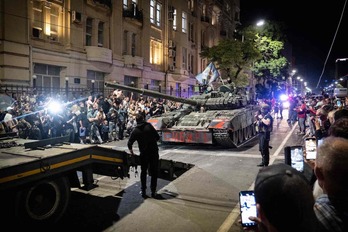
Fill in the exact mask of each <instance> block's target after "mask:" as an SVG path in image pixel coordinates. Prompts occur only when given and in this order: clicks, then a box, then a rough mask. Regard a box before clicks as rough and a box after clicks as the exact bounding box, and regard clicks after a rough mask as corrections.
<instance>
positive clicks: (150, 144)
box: [127, 113, 160, 198]
mask: <svg viewBox="0 0 348 232" xmlns="http://www.w3.org/2000/svg"><path fill="white" fill-rule="evenodd" d="M136 122H137V126H136V127H135V128H134V129H133V130H132V132H131V134H130V136H129V140H128V143H127V146H128V149H129V151H130V153H131V155H134V152H133V148H132V147H133V143H134V142H135V141H137V142H138V147H139V151H140V166H141V173H140V180H141V196H142V197H143V198H146V197H147V195H146V182H147V172H148V170H149V174H150V175H151V185H150V189H151V197H153V198H157V193H156V188H157V177H158V168H159V167H158V165H159V154H158V145H157V141H158V140H159V139H160V136H159V134H158V133H157V131H156V129H155V128H154V127H153V126H152V125H151V124H150V123H148V122H146V121H145V118H144V116H143V114H142V113H138V114H137V115H136Z"/></svg>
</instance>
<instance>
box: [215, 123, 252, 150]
mask: <svg viewBox="0 0 348 232" xmlns="http://www.w3.org/2000/svg"><path fill="white" fill-rule="evenodd" d="M248 128H249V129H250V130H251V132H250V136H249V137H248V138H246V137H243V138H242V141H240V139H239V137H238V136H237V137H235V138H234V136H233V133H231V132H230V131H228V130H224V129H214V131H213V137H214V140H215V142H216V143H217V144H219V145H221V146H224V147H230V148H234V147H241V146H243V145H244V144H245V143H246V142H249V141H250V140H252V139H254V138H255V137H256V136H257V133H256V131H255V130H254V128H253V125H251V126H249V127H248ZM236 132H237V134H238V133H239V132H240V131H236Z"/></svg>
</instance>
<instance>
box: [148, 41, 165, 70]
mask: <svg viewBox="0 0 348 232" xmlns="http://www.w3.org/2000/svg"><path fill="white" fill-rule="evenodd" d="M162 50H163V49H162V43H161V42H158V41H156V40H154V39H151V41H150V63H151V64H157V65H159V64H161V63H162Z"/></svg>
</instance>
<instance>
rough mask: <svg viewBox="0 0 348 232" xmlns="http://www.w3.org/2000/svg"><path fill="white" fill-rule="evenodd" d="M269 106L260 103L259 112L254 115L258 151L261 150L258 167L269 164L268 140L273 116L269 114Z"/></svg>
mask: <svg viewBox="0 0 348 232" xmlns="http://www.w3.org/2000/svg"><path fill="white" fill-rule="evenodd" d="M270 111H271V107H270V106H269V105H267V104H262V105H261V112H260V113H259V114H257V115H256V120H257V122H256V130H257V131H258V136H259V151H260V152H261V156H262V162H261V163H260V164H258V165H257V166H258V167H264V166H268V164H269V141H270V139H271V131H272V129H273V118H272V116H271V114H270Z"/></svg>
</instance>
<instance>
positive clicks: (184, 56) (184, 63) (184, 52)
mask: <svg viewBox="0 0 348 232" xmlns="http://www.w3.org/2000/svg"><path fill="white" fill-rule="evenodd" d="M181 67H182V68H183V69H185V70H187V48H182V66H181Z"/></svg>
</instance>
